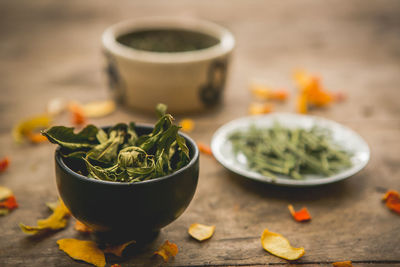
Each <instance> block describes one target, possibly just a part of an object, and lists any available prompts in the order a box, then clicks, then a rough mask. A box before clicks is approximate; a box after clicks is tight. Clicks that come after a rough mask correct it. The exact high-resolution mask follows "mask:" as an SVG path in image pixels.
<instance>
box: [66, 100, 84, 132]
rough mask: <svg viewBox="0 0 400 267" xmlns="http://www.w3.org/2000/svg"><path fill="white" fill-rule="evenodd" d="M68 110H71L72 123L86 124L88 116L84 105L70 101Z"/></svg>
mask: <svg viewBox="0 0 400 267" xmlns="http://www.w3.org/2000/svg"><path fill="white" fill-rule="evenodd" d="M68 110H69V111H70V112H71V123H72V124H73V125H75V126H83V125H85V124H86V117H85V113H84V111H83V108H82V106H81V105H80V104H79V103H78V102H70V103H69V104H68Z"/></svg>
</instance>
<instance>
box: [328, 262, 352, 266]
mask: <svg viewBox="0 0 400 267" xmlns="http://www.w3.org/2000/svg"><path fill="white" fill-rule="evenodd" d="M332 265H333V266H335V267H353V264H352V263H351V261H337V262H333V263H332Z"/></svg>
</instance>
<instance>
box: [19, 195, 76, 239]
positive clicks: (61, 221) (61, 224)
mask: <svg viewBox="0 0 400 267" xmlns="http://www.w3.org/2000/svg"><path fill="white" fill-rule="evenodd" d="M69 215H70V213H69V210H68V209H67V207H65V205H64V203H63V202H62V201H60V202H59V204H58V206H57V207H56V208H55V209H54V211H53V214H52V215H50V216H49V217H48V218H46V219H42V220H38V221H37V226H27V225H24V224H22V223H20V224H19V226H20V227H21V230H22V231H23V232H24V233H26V234H30V235H36V234H41V233H43V232H45V231H48V230H59V229H63V228H65V227H66V226H67V223H68V221H67V217H68V216H69Z"/></svg>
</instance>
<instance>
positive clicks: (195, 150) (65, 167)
mask: <svg viewBox="0 0 400 267" xmlns="http://www.w3.org/2000/svg"><path fill="white" fill-rule="evenodd" d="M109 127H111V126H102V127H101V128H102V129H105V128H109ZM135 127H139V128H148V129H153V128H154V125H151V124H145V123H140V124H135ZM178 134H179V135H181V136H182V137H184V138H185V140H186V141H189V142H190V144H191V145H192V147H193V157H192V158H191V159H190V161H189V163H188V164H186V165H185V166H184V167H182V168H180V169H179V170H177V171H175V172H173V173H170V174H168V175H165V176H161V177H156V178H153V179H150V180H147V181H140V182H134V183H126V182H112V181H103V180H98V179H92V178H89V177H87V176H84V175H82V174H79V173H76V172H74V171H73V170H72V169H71V168H70V167H68V165H67V164H65V162H64V160H63V158H62V156H61V153H60V150H61V147H60V146H57V148H56V150H55V153H54V157H55V161H56V164H57V165H58V166H59V167H60V168H61V169H63V170H64V171H66V172H67V173H69V174H71V175H72V176H74V177H75V178H77V179H79V180H82V181H83V182H88V183H95V184H96V183H99V184H106V185H112V186H140V185H145V184H151V183H157V182H159V181H162V180H167V179H169V178H171V177H173V176H175V175H177V174H180V173H182V172H184V171H185V170H187V169H189V168H191V167H192V166H193V165H195V164H196V161H198V158H199V149H198V147H197V144H196V142H195V141H194V140H193V139H192V138H190V137H189V136H188V135H186V134H185V133H182V132H181V131H179V132H178Z"/></svg>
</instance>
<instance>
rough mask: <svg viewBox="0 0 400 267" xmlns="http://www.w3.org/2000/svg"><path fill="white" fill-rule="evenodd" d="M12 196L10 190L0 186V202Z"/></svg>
mask: <svg viewBox="0 0 400 267" xmlns="http://www.w3.org/2000/svg"><path fill="white" fill-rule="evenodd" d="M12 195H14V194H13V192H12V191H11V189H9V188H7V187H4V186H0V200H3V199H6V198H9V197H11V196H12Z"/></svg>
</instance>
